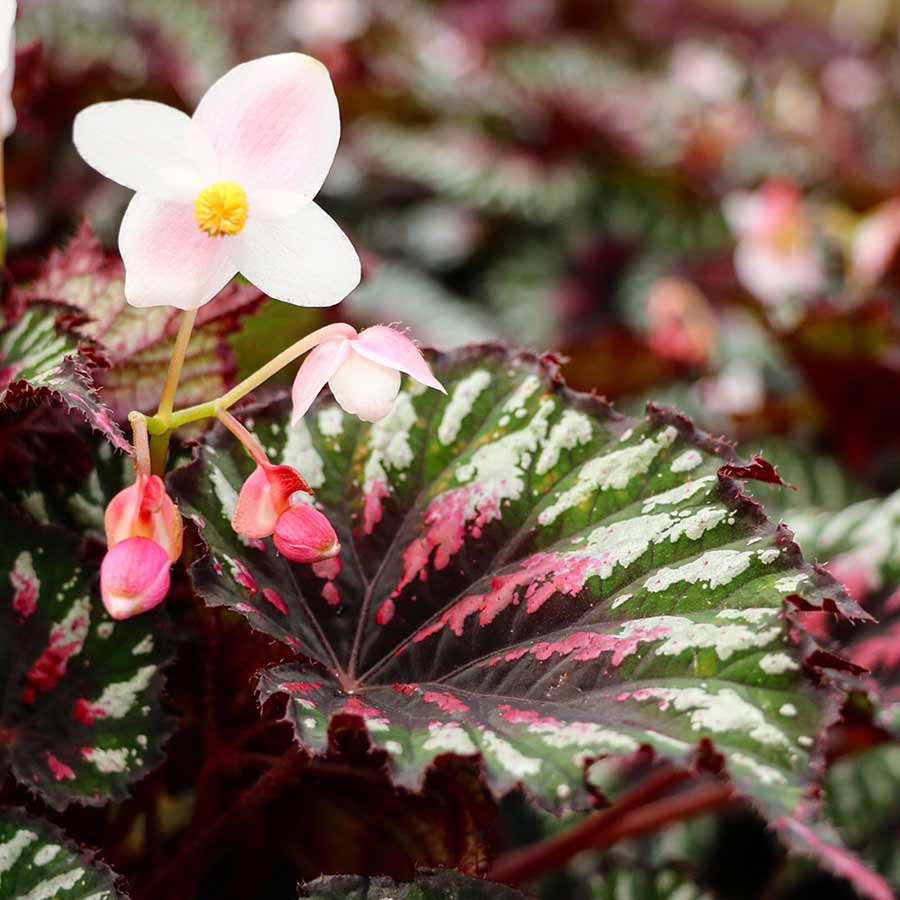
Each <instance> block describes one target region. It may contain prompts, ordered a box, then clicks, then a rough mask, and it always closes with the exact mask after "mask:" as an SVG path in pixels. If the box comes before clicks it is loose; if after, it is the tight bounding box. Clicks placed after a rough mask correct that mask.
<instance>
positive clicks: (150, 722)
mask: <svg viewBox="0 0 900 900" xmlns="http://www.w3.org/2000/svg"><path fill="white" fill-rule="evenodd" d="M0 572H2V574H0V635H2V639H0V674H2V678H3V683H4V684H5V685H6V686H7V687H6V690H5V693H4V695H3V699H2V704H0V765H2V767H3V768H4V769H7V770H11V771H12V773H13V775H14V776H15V777H16V779H17V780H18V781H19V782H20V783H22V784H23V785H25V786H26V787H28V788H30V789H31V790H32V791H34V792H36V793H38V794H39V795H40V796H41V797H42V798H43V799H44V800H46V802H47V803H49V804H50V805H51V806H53V807H55V808H56V809H62V808H63V807H65V806H66V805H67V804H68V803H70V802H73V801H75V802H79V803H85V804H89V805H100V804H102V803H104V802H106V801H108V800H110V799H121V798H122V797H124V796H126V795H127V788H128V785H129V784H130V783H131V782H133V781H135V780H136V779H137V778H139V777H140V776H141V775H143V774H144V773H145V772H147V771H148V770H149V769H150V768H151V766H153V765H154V764H155V763H157V762H158V761H159V760H160V758H161V756H162V743H163V740H164V739H165V737H166V736H167V734H168V727H169V726H168V722H167V717H166V715H165V713H164V712H163V710H162V709H161V705H160V692H161V689H162V680H163V679H162V674H161V667H162V665H163V663H164V661H165V651H164V649H163V647H162V646H161V642H160V640H159V637H158V632H159V629H160V626H161V624H162V620H161V618H160V615H161V614H157V613H150V614H148V615H146V616H141V617H139V618H136V619H131V620H129V621H125V622H114V621H113V620H112V619H110V618H109V616H108V615H107V614H106V612H105V611H104V609H103V607H102V604H101V602H100V598H99V590H98V587H97V574H96V568H93V569H92V568H91V567H90V566H88V565H87V564H86V563H85V562H84V561H83V560H82V558H81V546H80V541H79V540H77V539H75V538H74V537H72V536H70V535H68V534H67V533H66V532H63V531H61V530H59V529H54V528H46V527H36V526H33V525H29V524H26V523H25V522H24V521H19V520H18V518H17V517H15V516H14V515H13V514H12V513H11V512H10V510H9V508H8V507H2V508H0Z"/></svg>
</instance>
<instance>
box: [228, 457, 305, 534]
mask: <svg viewBox="0 0 900 900" xmlns="http://www.w3.org/2000/svg"><path fill="white" fill-rule="evenodd" d="M298 491H304V492H306V493H307V494H310V493H312V491H311V490H310V489H309V485H308V484H307V483H306V481H305V480H304V479H303V477H302V476H301V475H300V473H299V472H297V470H296V469H292V468H291V467H290V466H274V465H272V463H270V462H268V461H264V460H260V461H259V462H258V464H257V466H256V470H255V471H254V472H253V474H252V475H251V476H250V477H249V478H248V479H247V480H246V481H245V482H244V485H243V487H242V488H241V493H240V496H239V497H238V502H237V505H236V506H235V508H234V514H233V515H232V517H231V527H232V528H234V530H235V531H236V532H237V533H238V534H242V535H244V536H245V537H248V538H264V537H268V536H269V535H270V534H273V533H274V532H275V525H276V523H277V521H278V519H279V517H280V516H281V515H282V514H283V513H285V512H287V511H288V510H289V509H290V508H291V497H292V496H293V495H294V494H296V493H297V492H298Z"/></svg>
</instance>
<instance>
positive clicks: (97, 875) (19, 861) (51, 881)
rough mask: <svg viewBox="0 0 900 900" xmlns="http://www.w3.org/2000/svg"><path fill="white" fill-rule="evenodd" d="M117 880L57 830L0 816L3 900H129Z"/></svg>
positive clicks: (13, 815)
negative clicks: (118, 887)
mask: <svg viewBox="0 0 900 900" xmlns="http://www.w3.org/2000/svg"><path fill="white" fill-rule="evenodd" d="M116 881H117V877H116V875H115V873H114V872H112V871H111V870H110V869H109V868H108V867H107V866H105V865H103V864H102V863H100V862H98V861H97V860H95V859H94V858H93V854H91V853H89V852H87V851H85V850H83V849H81V848H79V847H76V846H75V845H74V844H72V843H71V842H69V841H68V840H66V838H65V837H64V836H63V835H62V834H61V833H60V831H59V830H58V829H57V828H54V827H53V826H52V825H49V824H48V823H46V822H42V821H41V820H40V819H36V818H34V817H32V816H28V815H25V814H24V813H22V812H19V811H18V810H14V809H4V810H0V897H4V898H6V900H119V898H121V900H126V896H125V894H124V893H122V892H121V891H119V890H117V889H116Z"/></svg>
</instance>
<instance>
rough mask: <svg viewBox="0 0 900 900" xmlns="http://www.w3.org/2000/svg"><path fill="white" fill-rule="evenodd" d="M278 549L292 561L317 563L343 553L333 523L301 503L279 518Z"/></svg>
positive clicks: (313, 508) (277, 529)
mask: <svg viewBox="0 0 900 900" xmlns="http://www.w3.org/2000/svg"><path fill="white" fill-rule="evenodd" d="M275 546H276V547H277V548H278V550H279V551H280V552H281V553H282V554H283V555H284V556H286V557H287V558H288V559H290V560H293V561H294V562H299V563H314V562H319V561H320V560H323V559H331V557H332V556H337V555H338V553H340V552H341V545H340V543H339V542H338V539H337V535H336V534H335V533H334V529H333V528H332V527H331V522H329V521H328V519H326V518H325V516H323V515H322V513H320V512H319V511H318V510H317V509H316V508H315V507H314V506H310V504H308V503H297V504H295V505H294V506H292V507H291V508H290V509H288V510H287V511H286V512H284V513H282V514H281V515H280V516H279V517H278V522H277V523H276V525H275Z"/></svg>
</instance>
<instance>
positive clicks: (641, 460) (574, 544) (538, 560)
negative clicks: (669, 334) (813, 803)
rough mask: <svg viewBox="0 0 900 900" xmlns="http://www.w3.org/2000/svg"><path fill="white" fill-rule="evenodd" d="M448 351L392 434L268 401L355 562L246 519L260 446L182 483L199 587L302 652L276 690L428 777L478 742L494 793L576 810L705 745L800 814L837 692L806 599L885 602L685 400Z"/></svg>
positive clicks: (390, 425) (271, 689) (260, 421)
mask: <svg viewBox="0 0 900 900" xmlns="http://www.w3.org/2000/svg"><path fill="white" fill-rule="evenodd" d="M434 365H435V370H436V374H437V376H438V377H439V378H440V379H441V381H442V382H443V383H444V384H445V385H446V386H447V388H448V392H449V394H448V396H447V397H444V396H443V395H441V394H438V393H437V392H434V391H428V392H426V391H424V390H423V389H421V388H419V387H417V386H415V385H408V386H407V387H406V388H405V390H403V391H402V392H401V394H400V396H399V398H398V400H397V402H396V404H395V406H394V408H393V411H392V412H391V414H390V415H389V416H388V417H387V418H386V419H384V420H382V421H381V422H379V423H377V424H376V425H374V426H368V425H362V424H360V423H359V422H358V421H357V420H356V419H354V418H351V417H348V416H345V415H344V414H343V413H342V412H341V411H340V410H339V409H338V408H336V407H335V406H333V405H329V404H324V405H320V406H319V407H318V408H317V409H316V410H314V411H313V412H312V413H311V414H310V415H309V416H308V417H307V419H306V421H305V422H303V423H302V424H300V425H299V426H298V427H296V428H291V427H290V426H289V421H290V408H289V405H288V404H287V403H286V402H279V403H275V404H273V405H270V406H269V407H267V408H262V409H258V410H255V411H253V412H252V413H251V414H249V415H248V417H247V420H246V421H247V425H248V427H250V428H251V429H252V430H253V431H254V433H255V434H256V436H257V437H258V438H259V440H260V441H261V442H262V444H263V446H264V447H266V448H267V449H268V451H269V453H270V455H271V456H272V458H273V459H274V460H277V461H279V462H284V463H289V464H292V465H294V466H296V467H298V468H299V469H300V471H301V472H302V473H303V474H304V476H305V477H306V478H307V480H308V481H309V482H310V484H311V485H312V486H313V487H314V488H315V489H316V502H317V503H318V504H320V505H321V507H322V508H323V509H324V510H325V511H326V512H327V513H328V515H329V516H330V518H331V519H332V521H333V522H334V525H335V527H336V529H337V531H338V534H339V536H340V539H341V541H342V544H343V547H344V549H343V552H342V554H341V557H340V560H339V561H329V562H327V563H322V564H318V565H316V566H313V567H308V566H300V565H292V564H290V563H289V562H288V561H287V560H285V559H284V558H282V557H280V556H279V555H278V554H277V553H275V552H274V550H273V549H272V547H271V546H270V545H269V544H268V543H263V542H260V541H256V542H244V541H242V540H241V539H240V538H239V537H238V536H237V535H236V534H235V533H234V532H233V531H232V529H231V527H230V524H229V518H230V515H231V511H232V509H233V507H234V502H235V499H236V496H237V491H238V490H239V489H240V486H241V483H242V481H243V479H244V478H245V477H246V476H247V475H248V474H249V473H250V471H251V468H252V463H251V462H250V461H249V459H247V458H246V457H245V454H244V452H243V450H242V449H241V448H240V447H237V446H236V445H235V444H234V442H233V441H231V440H229V439H228V438H227V437H226V436H225V435H224V433H223V432H216V433H214V434H213V436H212V437H211V438H210V439H209V440H208V443H207V444H206V445H205V446H204V447H202V448H201V449H200V450H199V453H198V459H197V460H196V461H195V462H194V463H192V464H191V465H189V466H188V467H186V468H183V469H181V470H180V471H178V472H176V473H175V474H174V475H173V476H172V477H171V486H172V489H173V490H174V492H175V494H176V495H178V496H179V497H180V500H181V503H182V508H183V510H184V511H185V513H186V514H187V515H189V516H191V517H192V518H193V519H194V521H195V523H196V524H197V526H198V528H199V531H200V534H201V535H202V538H203V540H204V541H205V542H206V544H207V546H208V549H209V553H208V555H207V556H206V557H205V558H203V559H201V560H199V561H198V562H197V563H196V564H195V565H194V567H193V569H192V577H193V580H194V584H195V586H196V588H197V590H198V591H199V593H200V594H201V595H202V596H203V597H204V598H205V599H206V601H207V602H208V603H210V604H214V605H227V606H230V607H231V608H233V609H235V610H237V611H239V612H240V613H242V614H243V615H245V616H246V617H247V619H248V620H249V621H250V622H251V624H252V625H253V626H254V627H256V628H258V629H260V630H262V631H264V632H266V633H268V634H271V635H273V636H274V637H276V638H278V639H279V640H281V641H283V642H284V643H285V644H287V645H288V646H290V647H291V648H293V649H294V650H295V651H296V652H297V653H298V660H297V662H296V663H292V664H288V665H283V666H280V667H278V668H275V669H272V670H268V671H266V672H264V673H263V674H262V677H261V695H262V697H263V698H267V697H270V696H272V695H273V694H274V693H276V692H283V693H285V694H287V695H288V696H289V698H290V703H289V706H288V715H289V716H290V718H291V719H292V721H293V722H294V725H295V727H296V732H297V736H298V739H299V740H300V742H301V743H303V744H304V745H305V746H308V747H310V748H312V749H314V750H322V749H323V748H324V747H325V746H326V743H327V728H328V723H329V720H330V718H331V717H332V716H333V715H335V714H340V713H343V714H349V715H353V716H357V717H360V718H362V719H364V720H365V722H366V724H367V726H368V729H369V731H370V732H371V735H372V738H373V740H374V741H375V743H376V744H377V745H378V746H379V747H381V748H383V749H385V750H387V751H388V752H389V753H390V755H391V759H392V764H393V767H394V773H395V775H396V777H397V778H398V779H399V780H400V781H401V782H402V783H405V784H408V785H415V784H418V782H419V779H420V777H421V774H422V772H423V770H424V769H425V768H426V767H427V766H428V765H429V763H430V762H431V761H432V760H433V759H434V757H435V756H436V755H439V754H441V753H447V752H455V753H460V754H475V753H480V754H482V756H483V758H484V761H485V765H486V770H487V774H488V778H489V780H490V782H491V784H492V785H493V786H494V787H495V788H496V789H498V790H505V789H507V788H509V787H511V786H512V785H514V784H516V783H518V782H521V781H525V782H527V784H528V786H529V788H530V789H531V790H533V791H534V792H535V793H536V794H537V795H538V796H539V797H541V798H542V799H543V801H544V802H545V803H549V804H563V805H565V804H566V803H568V802H583V801H585V800H586V796H585V794H584V791H583V784H582V769H583V765H584V762H585V760H586V759H590V758H592V757H596V756H598V755H603V754H610V753H611V754H617V753H625V752H629V751H633V750H635V749H637V747H638V746H639V745H642V744H648V745H650V746H651V747H653V748H655V749H656V750H657V751H658V752H659V753H660V754H662V755H664V756H666V757H669V758H672V759H674V760H677V761H682V762H687V761H689V760H690V759H691V757H692V754H693V751H694V748H695V747H696V744H697V742H698V740H700V739H701V738H709V739H711V740H712V741H714V742H715V744H716V746H717V747H718V749H719V750H720V751H722V752H723V753H724V755H725V758H726V761H727V765H728V769H729V771H730V773H731V775H732V777H733V778H734V780H735V781H736V783H737V784H738V785H739V787H740V788H741V789H742V790H744V791H745V792H747V793H749V794H750V795H752V796H753V797H755V798H756V799H757V800H758V801H759V802H760V803H761V804H762V806H763V807H765V808H766V810H767V811H768V812H769V813H772V814H775V813H781V812H785V811H787V810H791V809H793V808H794V807H796V805H797V804H798V803H799V802H800V801H801V799H802V797H803V794H804V792H805V790H806V788H807V786H808V783H809V779H810V770H811V766H814V765H815V763H816V759H817V757H816V756H815V755H814V751H813V744H814V741H815V738H816V735H817V734H818V732H819V731H820V729H821V728H822V726H823V725H824V724H825V723H826V722H828V721H829V717H830V716H831V714H832V713H833V709H832V708H831V703H830V701H829V695H828V694H827V693H825V692H817V690H816V689H815V688H814V687H813V685H812V684H811V682H810V681H809V680H808V678H807V676H806V674H805V673H804V671H803V670H802V667H803V664H804V662H805V660H806V651H805V650H804V649H803V647H801V646H800V645H799V644H798V643H797V642H796V641H797V640H799V638H798V637H797V634H796V631H795V630H793V629H792V628H791V626H790V624H789V622H788V621H787V620H786V618H785V613H784V610H783V605H784V604H783V601H784V598H785V597H789V598H790V599H791V601H792V603H791V604H789V608H792V607H793V606H800V607H802V608H806V609H823V608H825V609H836V610H840V611H841V612H843V613H844V614H845V615H847V616H849V617H864V616H865V614H864V613H862V611H861V610H859V609H858V607H856V605H855V604H854V603H853V602H852V601H851V600H850V598H849V597H847V596H846V595H845V594H844V593H843V592H842V591H841V589H840V588H839V586H838V585H837V584H836V583H835V582H834V581H833V580H832V579H830V578H829V577H827V576H826V575H824V574H823V573H821V572H818V571H817V570H815V569H813V568H812V567H810V566H808V565H806V564H805V563H804V562H803V560H802V558H801V556H800V553H799V550H798V549H797V547H796V546H795V545H794V544H793V543H792V541H791V539H790V533H789V532H787V531H786V530H785V529H782V528H776V527H774V526H773V525H772V524H771V523H769V522H768V520H767V519H766V518H765V516H764V515H763V514H762V512H761V510H760V508H759V507H758V506H757V505H756V504H755V503H753V502H752V501H750V500H748V499H747V498H746V497H745V496H744V495H743V494H742V492H741V487H740V485H739V483H737V482H735V481H733V480H732V479H731V478H729V477H727V472H730V473H732V474H736V475H740V474H742V473H743V472H744V469H742V468H741V466H740V465H738V464H735V465H733V466H731V467H730V468H729V469H725V470H723V472H722V473H720V471H719V469H720V467H722V465H723V463H724V462H725V460H726V459H729V458H730V457H731V456H732V454H731V451H730V448H729V447H728V446H727V445H725V444H724V443H722V442H720V441H715V440H713V439H711V438H709V437H708V436H706V435H703V434H701V433H698V432H697V431H696V430H695V429H694V428H693V426H692V425H691V424H690V423H689V422H688V421H687V420H686V419H684V418H682V417H680V416H679V415H677V414H675V413H673V412H670V411H665V410H660V409H651V410H650V411H649V414H648V416H647V417H646V419H644V420H643V421H631V420H627V419H625V418H623V417H620V416H618V415H617V414H615V413H614V412H613V411H612V410H611V409H610V408H609V407H608V406H607V405H606V404H605V403H603V402H602V401H600V400H598V399H596V398H593V397H589V396H586V395H579V394H575V393H573V392H571V391H569V390H568V389H566V388H565V387H564V386H563V385H562V384H561V382H560V380H559V378H558V374H557V371H556V368H555V365H554V363H553V362H552V360H549V359H538V358H535V357H532V356H529V355H518V356H514V355H511V354H509V353H508V352H507V351H505V350H503V349H501V348H499V347H495V346H488V347H481V348H470V349H468V350H464V351H459V352H457V353H455V354H450V355H446V356H438V357H436V358H435V359H434ZM750 471H751V472H752V471H753V470H750Z"/></svg>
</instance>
